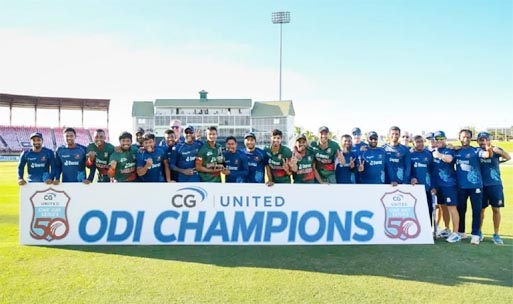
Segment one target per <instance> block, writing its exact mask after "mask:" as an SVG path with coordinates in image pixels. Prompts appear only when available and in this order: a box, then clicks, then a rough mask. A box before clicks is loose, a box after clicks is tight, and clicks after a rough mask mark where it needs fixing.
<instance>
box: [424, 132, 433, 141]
mask: <svg viewBox="0 0 513 304" xmlns="http://www.w3.org/2000/svg"><path fill="white" fill-rule="evenodd" d="M426 139H427V140H431V139H435V133H433V132H429V133H428V134H426Z"/></svg>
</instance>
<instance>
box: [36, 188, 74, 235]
mask: <svg viewBox="0 0 513 304" xmlns="http://www.w3.org/2000/svg"><path fill="white" fill-rule="evenodd" d="M69 201H70V198H69V196H68V195H67V194H66V192H64V191H58V190H55V189H52V188H49V189H46V190H44V191H37V192H36V193H34V195H32V197H30V202H31V203H32V211H33V212H32V220H31V222H30V236H31V237H32V238H34V239H36V240H46V241H48V242H51V241H52V240H60V239H63V238H64V237H66V235H68V232H69V224H68V216H67V211H68V204H69Z"/></svg>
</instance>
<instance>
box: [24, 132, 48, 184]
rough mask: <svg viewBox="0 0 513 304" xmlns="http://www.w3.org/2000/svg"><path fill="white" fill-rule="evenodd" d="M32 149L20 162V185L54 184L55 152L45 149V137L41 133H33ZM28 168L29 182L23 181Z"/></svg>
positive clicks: (31, 138)
mask: <svg viewBox="0 0 513 304" xmlns="http://www.w3.org/2000/svg"><path fill="white" fill-rule="evenodd" d="M30 143H31V144H32V148H31V149H29V150H26V151H23V152H22V153H21V155H20V161H19V162H18V185H20V186H21V185H25V184H26V183H27V181H28V182H29V183H47V184H51V183H52V182H53V174H54V173H53V171H54V169H55V168H54V167H55V157H54V155H53V151H52V150H50V149H48V148H45V147H43V135H42V134H41V133H38V132H36V133H32V134H31V135H30ZM25 166H26V167H27V180H26V181H25V179H23V174H24V172H25Z"/></svg>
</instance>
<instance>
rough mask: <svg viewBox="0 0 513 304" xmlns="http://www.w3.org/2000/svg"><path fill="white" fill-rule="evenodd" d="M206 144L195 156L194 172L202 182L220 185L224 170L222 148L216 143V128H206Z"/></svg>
mask: <svg viewBox="0 0 513 304" xmlns="http://www.w3.org/2000/svg"><path fill="white" fill-rule="evenodd" d="M206 135H207V142H206V143H205V144H204V145H203V146H202V147H201V148H200V149H199V151H198V154H197V155H196V171H198V174H199V176H200V179H201V181H202V182H209V183H220V182H221V172H223V170H224V165H223V163H224V158H223V147H222V146H221V145H220V144H218V143H217V142H216V140H217V128H216V127H214V126H212V127H208V128H207V132H206Z"/></svg>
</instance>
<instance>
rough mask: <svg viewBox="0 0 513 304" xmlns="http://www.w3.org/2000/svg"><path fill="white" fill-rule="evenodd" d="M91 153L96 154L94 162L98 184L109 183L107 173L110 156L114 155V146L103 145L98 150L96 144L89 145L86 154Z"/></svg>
mask: <svg viewBox="0 0 513 304" xmlns="http://www.w3.org/2000/svg"><path fill="white" fill-rule="evenodd" d="M91 151H92V152H95V153H96V158H95V159H94V161H95V164H96V170H98V182H99V183H108V182H110V177H109V175H108V174H107V172H108V171H109V159H110V156H111V155H112V153H114V146H113V145H112V144H110V143H105V144H104V145H103V146H102V147H101V149H100V148H99V147H98V146H96V144H94V143H90V144H89V145H88V146H87V153H89V152H91Z"/></svg>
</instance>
